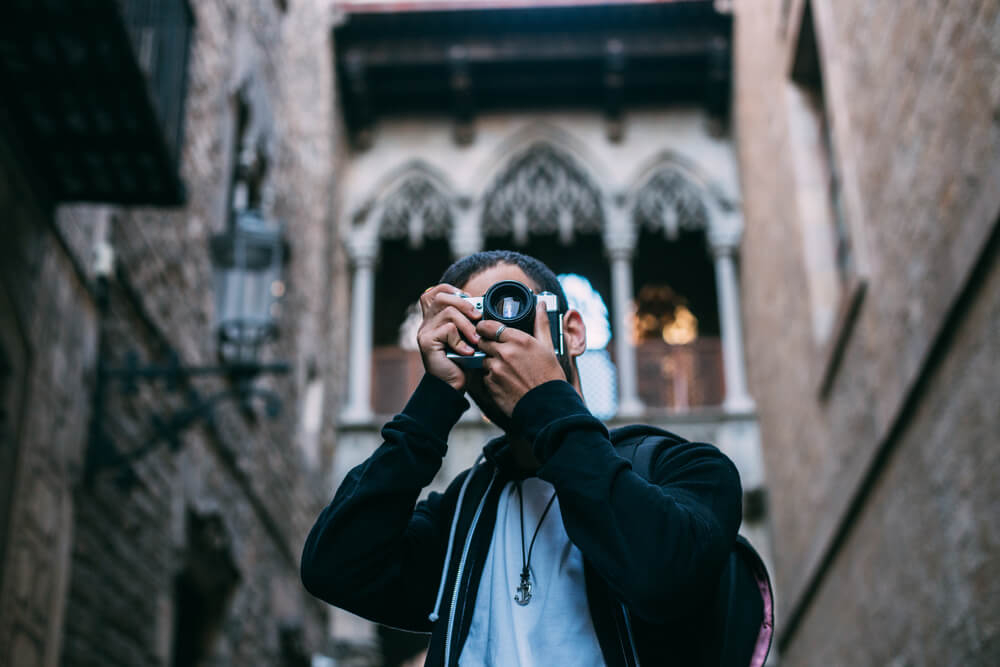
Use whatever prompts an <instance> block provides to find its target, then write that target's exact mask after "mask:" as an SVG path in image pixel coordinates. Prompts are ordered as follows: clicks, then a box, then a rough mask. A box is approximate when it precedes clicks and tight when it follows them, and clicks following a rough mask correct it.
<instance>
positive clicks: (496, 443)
mask: <svg viewBox="0 0 1000 667" xmlns="http://www.w3.org/2000/svg"><path fill="white" fill-rule="evenodd" d="M483 456H484V457H485V458H486V460H487V461H489V462H490V463H491V464H493V465H494V466H495V467H496V468H497V470H498V471H499V472H500V475H501V476H502V477H504V478H507V479H513V480H517V479H527V478H528V477H535V472H534V471H533V470H526V469H525V468H522V467H521V466H519V465H518V464H517V461H516V460H515V459H514V448H513V447H511V444H510V441H509V440H508V438H507V435H506V434H504V435H501V436H498V437H496V438H493V439H492V440H490V441H489V442H487V443H486V445H484V446H483Z"/></svg>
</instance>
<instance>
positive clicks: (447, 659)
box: [444, 470, 497, 667]
mask: <svg viewBox="0 0 1000 667" xmlns="http://www.w3.org/2000/svg"><path fill="white" fill-rule="evenodd" d="M496 478H497V471H496V470H494V471H493V477H491V478H490V483H489V484H488V485H487V486H486V492H485V493H483V497H482V499H480V501H479V506H478V507H477V508H476V513H475V515H473V517H472V524H471V525H470V526H469V532H468V533H467V534H466V536H465V546H464V547H462V557H461V559H459V561H458V572H457V573H456V575H455V587H454V588H453V589H452V593H451V609H450V610H449V611H448V631H447V632H446V633H445V636H444V664H445V667H448V666H449V665H450V664H451V633H452V630H454V627H455V607H457V606H458V585H459V583H461V581H462V571H463V570H464V569H465V561H466V559H467V558H468V556H469V547H470V546H471V544H472V534H473V533H474V532H476V524H478V523H479V515H480V514H482V513H483V505H485V504H486V498H487V496H489V495H490V490H491V489H492V488H493V482H494V481H496ZM458 511H461V508H458Z"/></svg>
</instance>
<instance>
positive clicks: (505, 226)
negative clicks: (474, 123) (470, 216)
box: [483, 144, 604, 244]
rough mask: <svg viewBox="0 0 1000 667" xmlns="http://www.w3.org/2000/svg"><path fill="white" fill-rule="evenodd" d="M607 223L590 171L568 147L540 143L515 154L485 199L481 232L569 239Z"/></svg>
mask: <svg viewBox="0 0 1000 667" xmlns="http://www.w3.org/2000/svg"><path fill="white" fill-rule="evenodd" d="M603 226H604V212H603V208H602V206H601V195H600V191H599V190H598V188H597V187H596V186H595V185H594V184H593V182H592V181H591V180H590V178H589V177H588V176H587V174H586V173H585V172H584V170H583V169H581V168H580V167H579V166H578V165H577V164H576V162H575V161H574V160H573V158H572V157H570V156H569V155H568V154H567V153H565V152H564V151H561V150H559V149H557V148H555V147H554V146H550V145H548V144H536V145H534V146H532V147H530V148H529V149H527V150H526V151H524V152H523V153H521V154H520V155H518V156H517V157H515V158H513V159H512V160H511V162H510V164H509V165H508V166H507V168H506V169H505V170H504V171H503V173H502V174H500V176H499V177H498V178H497V180H496V181H495V182H494V183H493V185H492V186H491V187H490V189H489V190H488V191H487V193H486V196H485V197H484V198H483V233H484V234H485V235H486V236H508V235H513V237H514V241H515V242H516V243H524V242H525V241H526V240H527V238H528V236H529V235H550V234H558V236H559V240H560V241H561V242H562V243H564V244H568V243H570V242H571V241H572V240H573V235H574V233H582V234H588V233H589V234H596V233H600V231H601V229H602V228H603Z"/></svg>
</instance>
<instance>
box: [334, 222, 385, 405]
mask: <svg viewBox="0 0 1000 667" xmlns="http://www.w3.org/2000/svg"><path fill="white" fill-rule="evenodd" d="M347 253H348V255H349V256H350V258H351V266H352V273H353V276H352V281H351V282H352V287H351V334H350V335H351V342H350V358H349V360H348V373H349V379H348V396H347V406H346V407H345V408H344V412H343V414H342V415H341V420H342V421H343V422H344V423H345V424H359V423H367V422H370V421H371V420H372V418H373V416H374V413H373V412H372V406H371V387H372V320H373V319H374V313H375V258H376V256H377V254H378V239H377V237H374V236H373V235H370V234H367V233H364V232H361V233H359V234H358V235H356V236H352V237H351V238H349V239H348V240H347Z"/></svg>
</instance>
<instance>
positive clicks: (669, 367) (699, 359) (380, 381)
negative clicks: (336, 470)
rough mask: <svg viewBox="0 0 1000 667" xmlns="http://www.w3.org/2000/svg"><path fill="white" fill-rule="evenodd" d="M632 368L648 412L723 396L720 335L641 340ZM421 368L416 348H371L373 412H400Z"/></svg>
mask: <svg viewBox="0 0 1000 667" xmlns="http://www.w3.org/2000/svg"><path fill="white" fill-rule="evenodd" d="M636 366H637V371H638V379H639V398H640V399H641V400H642V402H643V404H644V405H645V406H646V407H647V408H648V409H650V410H652V411H660V410H666V411H669V412H678V413H679V412H686V411H688V410H691V409H697V408H704V407H714V406H719V405H721V404H722V402H723V399H724V398H725V387H724V383H723V372H722V345H721V342H720V340H719V339H718V338H715V337H702V338H699V339H697V340H695V341H694V342H692V343H689V344H687V345H668V344H666V343H664V342H663V341H659V340H649V341H643V342H641V343H640V344H639V345H638V346H637V347H636ZM423 371H424V369H423V365H422V364H421V361H420V353H419V352H417V351H415V350H404V349H402V348H399V347H396V346H383V347H376V348H374V350H373V358H372V397H371V398H372V403H371V405H372V409H373V410H374V412H375V414H377V415H390V414H394V413H396V412H399V411H400V410H402V409H403V406H404V405H406V401H407V399H408V398H409V397H410V394H411V393H412V392H413V390H414V389H415V388H416V386H417V383H418V382H419V381H420V378H421V376H422V375H423ZM584 381H586V378H584ZM610 389H611V390H612V391H616V390H617V388H615V387H611V388H610Z"/></svg>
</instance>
